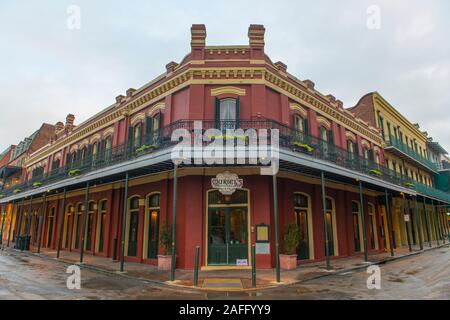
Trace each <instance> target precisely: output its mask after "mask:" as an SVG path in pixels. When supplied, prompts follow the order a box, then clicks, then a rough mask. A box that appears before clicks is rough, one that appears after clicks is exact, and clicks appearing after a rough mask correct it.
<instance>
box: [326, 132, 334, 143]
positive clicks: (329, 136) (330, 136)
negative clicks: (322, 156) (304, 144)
mask: <svg viewBox="0 0 450 320" xmlns="http://www.w3.org/2000/svg"><path fill="white" fill-rule="evenodd" d="M327 139H328V144H330V145H334V133H333V130H328V131H327Z"/></svg>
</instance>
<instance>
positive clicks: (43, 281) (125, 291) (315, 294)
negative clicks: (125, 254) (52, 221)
mask: <svg viewBox="0 0 450 320" xmlns="http://www.w3.org/2000/svg"><path fill="white" fill-rule="evenodd" d="M449 266H450V247H449V246H446V247H441V248H437V249H435V250H430V251H427V252H424V253H421V254H418V255H413V256H409V257H405V258H402V259H398V260H394V261H390V262H387V263H385V264H382V265H380V271H381V282H380V287H381V288H380V289H379V290H378V289H373V290H369V289H368V288H367V279H368V277H369V276H370V274H368V273H367V272H366V270H365V268H362V269H359V270H354V271H349V272H345V271H344V272H341V273H337V274H330V275H328V276H325V277H321V278H318V279H314V280H309V281H305V282H302V283H299V284H294V285H289V286H280V287H277V288H274V289H267V290H263V291H259V292H254V291H253V292H205V291H198V290H195V289H185V288H179V287H173V286H169V285H165V284H160V283H152V282H149V281H145V280H142V279H133V278H130V277H123V276H121V275H118V274H113V273H111V272H101V271H98V270H91V269H88V268H81V289H72V290H71V289H68V287H67V279H68V277H69V276H71V274H68V273H66V271H67V267H68V264H65V263H61V262H59V261H56V260H54V259H47V258H46V259H43V258H41V257H39V256H36V255H30V254H23V253H20V252H16V251H11V250H8V251H6V250H4V251H0V300H22V299H24V300H40V299H44V300H100V299H107V300H110V299H122V300H123V299H139V300H142V299H177V300H181V299H195V300H202V299H234V300H235V299H239V300H244V299H245V300H246V299H258V300H261V299H262V300H264V299H333V300H340V299H346V300H348V299H389V300H391V299H429V300H437V299H441V300H449V299H450V268H449ZM71 283H72V282H71Z"/></svg>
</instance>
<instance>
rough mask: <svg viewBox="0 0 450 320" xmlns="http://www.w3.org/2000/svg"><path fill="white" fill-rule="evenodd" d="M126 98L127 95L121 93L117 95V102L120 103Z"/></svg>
mask: <svg viewBox="0 0 450 320" xmlns="http://www.w3.org/2000/svg"><path fill="white" fill-rule="evenodd" d="M124 98H125V96H124V95H123V94H119V95H118V96H117V97H116V103H117V104H120V103H122V100H123V99H124Z"/></svg>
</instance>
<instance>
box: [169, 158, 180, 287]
mask: <svg viewBox="0 0 450 320" xmlns="http://www.w3.org/2000/svg"><path fill="white" fill-rule="evenodd" d="M177 170H178V163H177V161H175V163H174V166H173V198H172V261H171V264H170V281H175V269H176V254H177V233H176V232H177V187H178V175H177V173H178V172H177Z"/></svg>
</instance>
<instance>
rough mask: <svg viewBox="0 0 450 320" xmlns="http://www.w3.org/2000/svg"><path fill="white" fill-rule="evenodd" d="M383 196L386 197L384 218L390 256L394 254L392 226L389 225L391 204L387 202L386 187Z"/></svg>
mask: <svg viewBox="0 0 450 320" xmlns="http://www.w3.org/2000/svg"><path fill="white" fill-rule="evenodd" d="M384 196H385V198H386V215H387V217H386V219H387V225H388V229H389V230H388V232H387V234H388V235H389V246H390V248H391V256H392V257H393V256H394V241H393V239H392V226H391V206H390V203H389V196H388V192H387V189H384Z"/></svg>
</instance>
